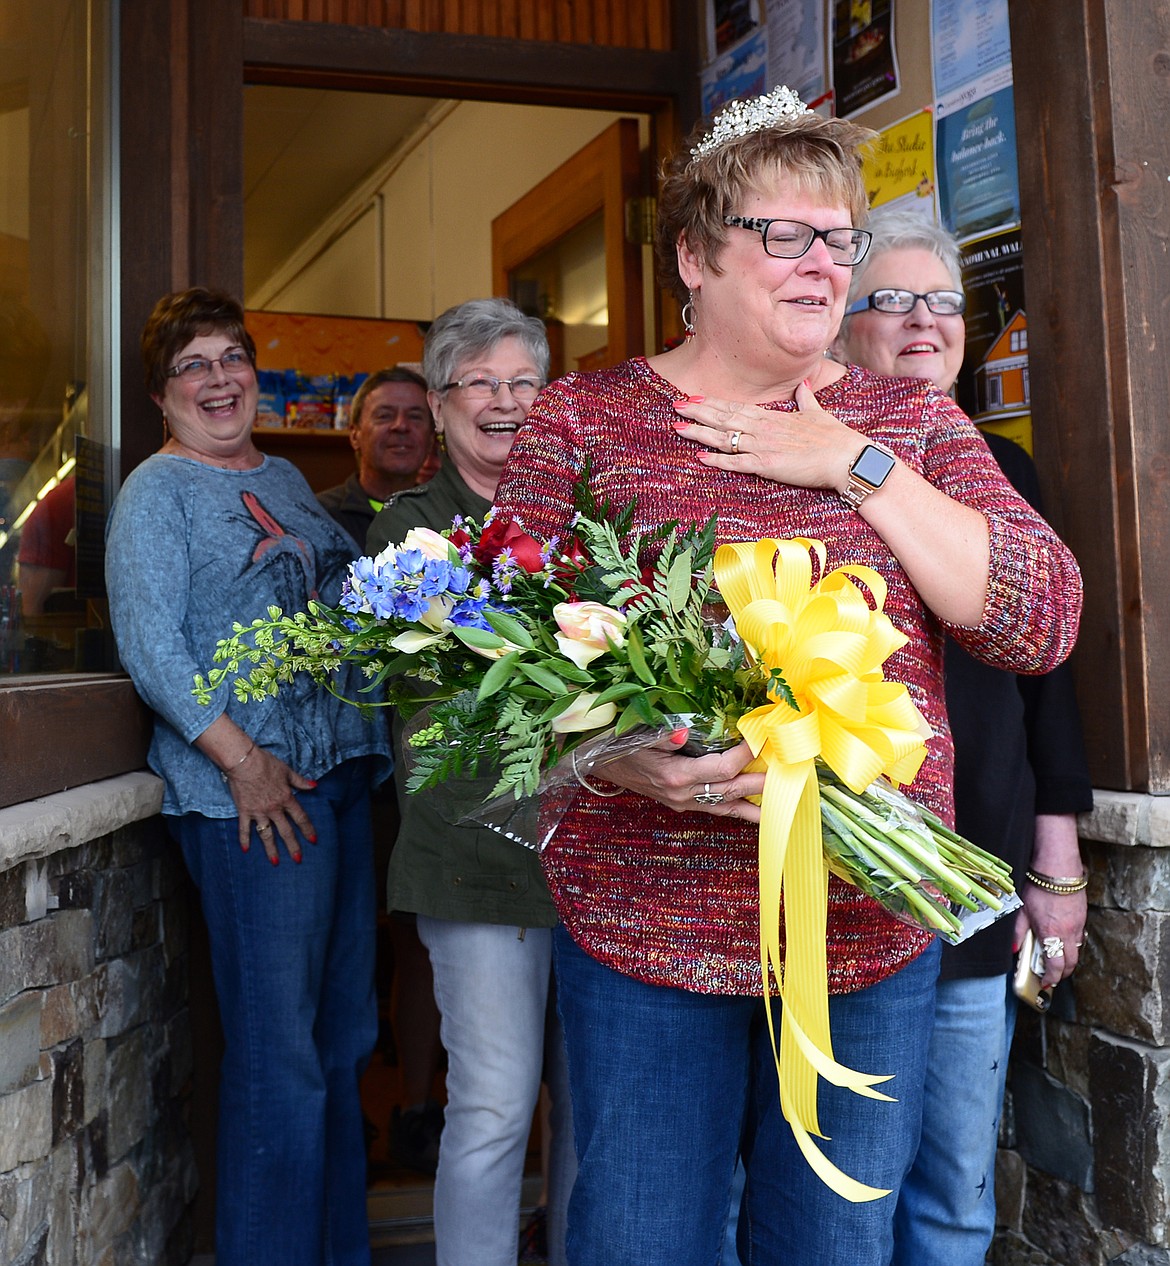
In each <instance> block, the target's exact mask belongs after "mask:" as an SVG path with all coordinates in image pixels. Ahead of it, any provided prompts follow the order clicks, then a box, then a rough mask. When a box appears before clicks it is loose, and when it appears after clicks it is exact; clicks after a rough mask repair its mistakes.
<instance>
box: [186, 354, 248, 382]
mask: <svg viewBox="0 0 1170 1266" xmlns="http://www.w3.org/2000/svg"><path fill="white" fill-rule="evenodd" d="M212 365H218V366H219V367H220V369H222V370H223V372H224V373H225V374H240V373H243V371H244V370H245V369H251V368H252V358H251V356H249V355H248V353H247V352H246V351H244V349H243V348H242V347H229V348H228V349H227V351H226V352H224V354H223V355H222V356H189V357H188V358H187V359H186V360H181V361H179V363H178V364H177V365H172V366H171V367H170V369H168V370H167V372H166V376H167V377H168V378H182V379H183V380H184V382H202V381H203V380H204V378H208V377H210V376H211V367H212Z"/></svg>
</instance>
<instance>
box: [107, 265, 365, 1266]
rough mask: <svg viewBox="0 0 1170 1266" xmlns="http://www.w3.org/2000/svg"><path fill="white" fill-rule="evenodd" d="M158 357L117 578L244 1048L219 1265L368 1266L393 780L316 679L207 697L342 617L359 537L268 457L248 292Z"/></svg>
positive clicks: (228, 1097)
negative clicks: (379, 832)
mask: <svg viewBox="0 0 1170 1266" xmlns="http://www.w3.org/2000/svg"><path fill="white" fill-rule="evenodd" d="M142 352H143V359H144V361H145V367H146V378H147V383H148V386H149V389H150V392H151V396H152V398H153V399H154V401H155V403H156V404H158V405H159V407H160V408H161V409H162V413H163V426H164V435H165V436H166V439H165V442H164V444H163V446H162V448H161V449H160V450H159V452H157V453H156V454H154V455H153V456H152V457H149V458H148V459H147V460H146V461H145V462H143V463H142V465H141V466H139V467H138V468H137V469H136V470H135V471H134V472H133V473H132V474H131V475H130V477H129V478H128V479H127V480H126V483H125V485H124V487H123V489H122V491H121V494H120V495H119V497H118V500H117V502H116V504H115V506H114V512H113V515H112V518H111V522H110V529H109V534H108V542H107V553H106V573H107V582H108V588H109V594H110V612H111V616H112V620H113V625H114V632H115V635H116V637H117V641H118V649H119V653H120V655H121V658H122V662H123V664H124V665H125V667H126V669H127V671H128V672H129V673H130V675H131V677H132V678H133V679H134V684H135V686H136V687H137V689H138V692H139V693H140V694H141V695H142V697H143V699H144V700H145V701H146V702H147V703H148V704H149V705H150V707H151V708H152V709H153V710H154V713H155V725H154V736H153V740H152V742H151V747H150V764H151V767H152V768H153V769H154V770H155V771H156V772H157V773H158V774H159V775H160V776H161V778H162V779H163V782H164V784H165V790H164V798H163V813H164V814H165V815H166V816H167V822H168V825H169V826H170V829H171V831H172V833H173V834H174V835H175V837H176V838H177V839H178V841H179V843H180V845H181V847H182V849H183V855H184V858H185V859H186V862H187V866H188V869H189V870H190V872H191V875H192V878H193V879H194V881H195V883H196V884H197V885H198V887H199V890H200V894H201V897H202V903H203V911H204V915H205V917H206V920H207V926H208V930H209V933H210V939H211V954H212V969H213V972H214V975H215V987H216V994H217V996H218V999H219V1007H220V1014H221V1018H222V1021H223V1029H224V1037H225V1045H226V1049H225V1053H224V1060H223V1064H222V1067H221V1070H220V1118H219V1137H218V1159H217V1184H216V1256H217V1259H218V1260H219V1261H221V1262H225V1263H228V1262H231V1263H236V1262H238V1263H244V1262H246V1263H248V1266H261V1264H264V1263H272V1264H273V1266H276V1264H277V1263H279V1266H291V1264H296V1266H320V1264H322V1263H325V1262H328V1263H330V1264H331V1266H337V1264H341V1263H344V1264H346V1266H368V1263H369V1260H370V1254H369V1237H368V1232H367V1223H366V1211H365V1186H366V1184H365V1145H364V1139H363V1129H362V1115H361V1105H360V1102H359V1098H358V1080H359V1077H360V1076H361V1073H362V1070H363V1069H364V1067H365V1065H366V1061H367V1059H368V1057H369V1052H370V1050H371V1049H372V1047H373V1044H374V1040H375V1037H376V1035H377V1012H376V1002H375V995H374V912H375V899H374V872H373V848H372V836H371V830H370V818H369V798H368V793H369V787H370V783H371V781H372V780H373V779H374V778H375V777H379V776H384V775H385V773H386V772H387V771H388V770H389V759H388V750H387V744H386V741H385V738H384V727H382V726H374V725H367V724H366V723H365V722H364V721H363V720H362V719H361V717H360V716H359V714H358V712H357V710H356V709H355V708H352V707H349V706H348V705H347V704H344V703H341V702H340V701H339V700H338V699H337V698H336V697H334V696H333V695H332V694H329V693H328V692H326V691H322V690H318V689H317V688H316V687H315V686H313V685H312V684H311V683H310V682H308V681H307V680H304V681H303V684H302V680H303V679H299V680H298V682H297V683H296V684H295V685H293V686H291V687H288V688H285V689H282V690H281V692H280V695H279V696H278V697H277V698H275V699H265V700H264V701H262V702H259V703H242V702H240V701H239V700H237V699H236V698H234V696H233V694H232V691H231V689H230V683H228V685H226V686H224V687H223V688H221V689H220V690H219V691H218V692H217V693H216V695H215V696H214V697H213V701H212V703H211V705H210V706H209V707H208V706H203V705H201V704H199V703H198V702H196V700H195V699H194V697H193V696H192V693H191V690H192V684H193V678H194V676H195V674H196V673H199V672H206V671H207V669H208V668H209V667H210V666H211V663H212V656H213V653H214V651H215V645H216V642H217V641H218V639H220V638H221V637H224V636H225V635H227V634H228V633H229V632H230V630H231V626H232V622H233V621H234V620H240V621H242V622H244V623H247V622H249V621H250V620H252V619H253V618H255V617H256V616H263V615H264V614H265V612H266V611H267V609H268V607H269V606H278V607H281V608H282V609H283V610H285V611H295V610H302V609H303V608H304V607H305V605H306V603H307V602H308V600H309V599H310V598H316V597H320V598H321V599H322V600H323V601H325V602H335V601H336V600H337V598H338V596H339V593H340V588H341V582H342V580H343V578H344V576H345V570H346V565H347V563H348V562H349V561H350V560H351V558H352V555H353V545H352V543H351V542H350V541H349V538H348V537H347V536H346V535H345V534H344V533H343V532H342V531H341V529H340V528H339V527H337V525H336V524H335V523H334V522H333V520H332V519H331V518H329V516H328V515H327V514H325V512H324V511H323V510H322V509H321V508H320V506H319V505H318V504H317V500H316V498H315V497H314V495H313V493H312V491H311V490H310V488H309V486H308V484H307V483H306V482H305V480H304V478H303V477H302V476H301V475H300V474H299V473H298V472H297V470H296V469H295V468H294V467H293V466H291V465H290V464H289V463H288V462H286V461H283V460H282V459H279V458H271V457H265V456H264V455H263V454H261V453H260V452H259V451H258V450H257V448H256V447H255V445H254V444H253V442H252V425H253V423H254V421H255V418H256V406H257V395H258V389H257V382H256V369H255V363H254V362H255V346H254V344H253V342H252V339H251V338H250V336H249V335H248V332H247V331H246V330H245V328H244V314H243V310H242V309H241V307H240V305H239V304H238V303H237V302H236V301H235V300H234V299H232V298H231V297H230V296H229V295H226V294H222V293H220V292H216V291H209V290H203V289H193V290H187V291H183V292H182V293H179V294H173V295H168V296H166V297H165V298H163V299H161V300H160V301H159V303H158V304H157V305H156V307H155V310H154V312H153V313H152V314H151V317H150V319H149V321H148V322H147V324H146V328H145V329H144V331H143V335H142ZM360 684H361V682H360V680H347V679H346V678H345V677H344V676H343V677H342V679H341V680H339V682H338V690H339V692H340V693H343V694H349V695H350V696H351V697H352V696H353V694H354V692H355V691H356V690H357V689H358V687H359V686H360ZM278 837H279V840H280V841H281V843H282V844H283V853H284V856H283V857H282V855H281V851H280V849H279V848H278V844H277V838H278ZM256 843H259V844H260V847H259V848H256V847H255V844H256ZM306 845H308V847H306ZM290 862H291V863H292V864H290Z"/></svg>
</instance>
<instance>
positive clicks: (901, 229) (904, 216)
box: [845, 206, 963, 321]
mask: <svg viewBox="0 0 1170 1266" xmlns="http://www.w3.org/2000/svg"><path fill="white" fill-rule="evenodd" d="M865 227H866V228H867V229H868V230H869V232H870V233H872V234H873V241H872V242H871V243H870V246H869V250H868V251H867V252H866V256H865V258H864V259H863V260H862V261H861V264H860V265H859V266H858V267H857V268H855V269H854V270H853V278H852V280H851V281H850V283H849V298H848V299H847V300H846V305H848V304H850V303H852V302H853V301H854V300H855V299H857V298H860V296H861V295H863V294H865V292H866V291H865V275H866V273H867V272H868V271H869V266H870V264H872V263H873V262H874V261H875V260H877V259H880V258H881V257H882V256H883V255H884V254H885V253H886V252H887V251H930V253H931V254H932V255H933V256H935V258H936V259H939V260H941V261H942V263H943V265H944V266H945V268H946V270H947V272H949V273H950V275H951V282H952V283H953V285H954V287H955V289H956V290H962V289H963V269H962V264H961V259H960V255H959V244H958V242H956V241H955V239H954V236H953V235H952V234H950V233H948V232H947V231H946V229H944V228H941V227H940V226H939V225H937V224H935V222H934V221H933V220H928V219H927V218H926V217H925V216H924V215H922V214H920V213H919V212H917V211H912V210H910V209H909V208H908V207H899V206H890V207H879V208H878V209H877V210H876V211H874V212H872V213H871V214H870V217H869V219H868V220H867V221H866V223H865ZM845 319H846V321H848V319H849V318H848V317H846V318H845Z"/></svg>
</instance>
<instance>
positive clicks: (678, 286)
mask: <svg viewBox="0 0 1170 1266" xmlns="http://www.w3.org/2000/svg"><path fill="white" fill-rule="evenodd" d="M712 122H713V119H712V118H707V119H704V120H703V121H702V122H701V123H700V124H699V125H698V126H697V127H696V128H695V129H694V130H693V131H692V132H691V134H690V136H688V137H687V139H686V142H685V143H684V145H683V147H682V149H680V150H679V152H678V153H677V154H676V155H675V156H674V157H673V158H672V159H670V160H669V161H668V162H667V164H666V166H665V167H664V169H663V172H662V188H661V190H660V192H659V195H658V228H657V232H656V235H655V243H654V249H655V254H656V257H657V262H658V276H659V281H660V282H661V284H662V285H663V286H665V287H667V288H668V289H670V290H672V291H673V292H674V293H675V295H677V297H678V298H679V300H680V301H681V300H685V299H686V297H687V287H686V286H685V285H683V281H682V278H681V277H680V276H679V272H678V250H677V248H678V243H679V241H680V240H685V242H686V243H687V245H688V246H689V247H690V249H691V250H692V251H693V252H694V253H695V254H696V255H698V256H699V258H700V259H702V260H703V261H704V263H705V264H706V266H707V267H708V268H710V269H712V270H713V271H714V272H716V273H718V272H719V271H720V270H719V253H720V251H721V249H722V247H723V244H724V242H725V241H726V240H727V229H726V227H725V226H724V224H723V217H724V216H725V215H737V214H742V212H741V211H740V205H741V201H742V199H743V197H744V195H745V194H748V193H763V192H766V191H767V190H768V189H770V188H771V187H772V186H773V185H774V184H775V183H776V182H777V181H778V180H781V179H788V180H792V181H794V182H795V184H796V187H797V189H798V190H800V191H801V192H802V193H805V194H811V195H813V196H814V197H819V198H823V199H824V201H825V202H826V203H833V202H835V203H840V204H841V205H842V206H843V207H846V208H847V209H848V211H849V216H850V220H851V224H850V225H849V227H851V228H861V227H863V226H864V224H865V217H866V208H867V199H866V193H865V182H864V181H863V180H862V176H861V146H862V145H864V144H865V143H866V142H867V141H869V140H872V139H873V137H875V136H876V135H877V134H876V133H875V132H873V131H871V130H870V129H869V128H866V127H862V126H861V125H860V124H857V123H850V122H849V121H848V120H847V119H825V118H822V117H821V116H820V115H819V114H811V113H810V114H803V115H799V116H798V117H796V118H786V119H783V120H781V121H780V122H779V123H778V124H776V125H775V126H771V127H764V128H761V129H760V130H758V131H754V132H749V133H748V134H747V135H746V136H738V137H733V138H732V139H730V140H727V141H724V142H723V143H722V144H720V145H716V146H714V147H713V148H711V149H709V150H707V152H706V153H704V154H702V155H701V156H698V157H696V156H693V155H692V153H691V150H692V149H693V148H694V147H695V146H696V145H698V143H699V142H700V141H701V140H702V139H703V138H704V137H705V136H706V135H707V134H708V133H709V132H710V130H711V126H712ZM842 227H845V226H842Z"/></svg>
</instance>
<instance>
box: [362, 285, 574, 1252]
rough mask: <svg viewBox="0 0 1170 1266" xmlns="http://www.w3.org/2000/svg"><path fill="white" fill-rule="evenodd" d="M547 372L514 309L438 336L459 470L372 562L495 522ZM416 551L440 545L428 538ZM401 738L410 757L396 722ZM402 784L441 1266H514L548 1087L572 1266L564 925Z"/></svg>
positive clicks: (507, 860) (554, 1236)
mask: <svg viewBox="0 0 1170 1266" xmlns="http://www.w3.org/2000/svg"><path fill="white" fill-rule="evenodd" d="M548 362H549V350H548V342H547V339H546V336H545V332H544V325H543V324H542V323H541V322H540V321H539V320H537V318H536V317H529V316H525V315H524V314H523V313H522V312H521V311H520V309H519V308H517V307H516V306H515V305H514V304H512V303H510V302H509V301H508V300H507V299H472V300H469V301H468V302H467V303H463V304H460V305H458V306H457V307H454V308H449V309H448V310H447V311H446V312H444V313H443V314H442V315H441V316H440V317H439V318H438V319H437V320H436V321H435V322H434V324H433V325H432V326H431V327H430V329H429V330H428V331H427V335H426V341H425V342H424V344H423V371H424V373H425V375H426V379H427V385H428V387H429V388H430V390H429V391H428V393H427V399H428V401H429V402H430V406H431V410H432V411H433V413H434V415H435V425H436V427H437V429H438V431H439V433H440V435H441V437H442V438H443V439H444V441H445V443H446V449H447V458H446V460H445V461H444V462H443V464H442V466H441V467H440V468H439V471H438V473H437V474H436V475H435V476H434V478H433V479H431V480H429V481H428V482H427V483H424V484H420V485H419V486H418V487H416V488H408V489H405V490H404V491H402V492H400V493H398V495H397V496H395V497H394V498H393V499H392V500H390V501H388V502H387V503H386V506H385V508H384V509H383V510H382V511H381V512H380V513H379V514H378V516H377V518H376V519H375V520H374V526H373V527H372V528H371V529H370V534H369V537H368V538H367V540H366V550H367V552H368V553H370V554H376V553H378V552H379V551H381V550H383V549H385V548H386V546H387V545H389V544H390V543H391V542H400V541H403V540H404V539H407V537H408V533H412V529H417V528H419V527H420V526H421V527H423V528H428V529H431V530H432V533H434V532H440V531H442V530H443V529H444V528H448V527H450V526H451V521H452V519H453V518H454V517H455V516H456V515H464V516H468V517H471V518H474V519H476V520H478V521H480V522H482V521H483V519H484V516H485V515H486V514H487V512H488V510H489V509H490V508H491V500H492V498H493V497H494V496H495V492H496V484H497V482H498V480H499V478H500V472H501V471H502V470H503V468H504V462H505V461H506V460H507V457H508V453H509V452H510V451H511V448H512V445H513V443H514V442H515V440H516V437H517V435H518V434H520V433H522V431H521V428H522V426H523V424H524V421H525V419H526V418H527V416H528V411H529V409H530V408H531V406H532V403H533V401H534V400H535V399H536V397H537V393H538V392H539V391H540V389H541V387H543V385H544V382H545V379H546V377H547V376H548ZM504 522H506V521H501V520H497V521H496V526H497V532H496V534H497V535H498V537H499V540H498V544H497V545H496V546H493V552H494V553H503V552H504V551H505V550H508V549H510V548H511V543H510V542H509V541H508V540H507V539H505V536H506V534H505V532H504V531H503V526H502V525H503V523H504ZM491 533H492V529H490V528H489V530H488V533H485V537H484V539H485V540H486V539H487V537H488V535H489V534H491ZM410 539H411V540H415V541H418V542H421V543H423V544H424V545H426V540H424V538H422V537H420V536H419V534H418V533H417V531H414V532H413V533H412V534H411V536H410ZM427 539H429V534H428V538H427ZM433 543H434V542H433V541H431V544H433ZM394 736H395V744H396V746H397V747H398V748H399V750H401V744H402V736H403V726H402V722H401V721H400V720H398V719H396V720H395V726H394ZM395 773H396V778H397V781H398V791H399V796H398V803H399V806H400V808H401V813H402V822H401V826H400V828H399V832H398V837H397V840H396V841H395V844H394V850H393V852H392V853H391V855H390V877H389V885H388V890H387V904H388V905H389V908H390V909H391V910H397V911H404V912H408V913H414V914H416V915H417V916H418V932H419V937H420V938H421V940H422V942H423V944H424V945H425V946H426V948H427V952H428V954H429V956H430V961H431V968H432V972H433V975H434V984H435V1000H436V1002H437V1003H438V1004H439V1011H440V1013H441V1017H442V1021H441V1023H442V1028H441V1035H442V1040H443V1046H444V1048H445V1049H446V1051H447V1109H446V1120H445V1123H444V1125H443V1132H442V1136H441V1139H440V1142H439V1163H438V1172H437V1173H436V1176H435V1244H436V1248H437V1252H438V1260H439V1261H441V1262H474V1263H475V1266H512V1264H513V1263H514V1262H515V1261H516V1242H517V1237H518V1234H519V1220H520V1184H521V1180H522V1178H523V1169H524V1151H525V1146H526V1143H527V1140H528V1135H529V1132H530V1130H531V1128H532V1114H533V1108H534V1106H535V1104H536V1099H537V1095H538V1094H539V1091H540V1084H541V1078H542V1075H543V1076H544V1078H545V1079H546V1080H547V1082H548V1085H549V1091H550V1095H551V1103H552V1109H551V1133H552V1138H551V1143H550V1156H549V1168H548V1173H547V1175H546V1177H547V1184H548V1216H547V1224H546V1225H547V1233H548V1260H549V1263H550V1266H565V1261H566V1257H565V1216H566V1206H567V1203H568V1195H569V1188H570V1187H571V1185H572V1181H573V1173H574V1169H575V1162H574V1158H573V1138H572V1126H571V1122H570V1116H569V1096H568V1088H567V1075H566V1072H565V1058H564V1043H563V1041H562V1038H561V1032H560V1024H559V1022H558V1020H557V1016H556V1006H555V995H554V991H553V985H552V931H551V929H552V926H553V924H554V923H555V922H556V917H557V916H556V911H555V910H554V909H553V905H552V902H551V900H550V899H549V895H548V887H547V886H546V884H545V882H544V880H543V878H542V877H541V873H540V862H539V859H538V858H537V856H536V854H535V853H532V852H528V851H526V850H525V849H522V848H520V847H518V846H517V845H516V844H514V843H513V842H512V841H510V840H506V839H505V838H504V837H503V836H502V835H497V834H496V833H495V832H494V831H491V830H488V829H487V828H485V827H472V826H460V825H457V824H455V823H453V822H452V821H451V820H450V817H449V816H448V814H447V812H446V810H447V808H448V802H449V800H450V797H449V796H448V795H446V794H443V793H442V792H440V791H433V792H423V793H419V794H417V795H415V794H409V795H408V794H407V793H406V775H407V773H408V769H407V766H406V764H405V763H404V762H402V761H400V762H399V764H398V766H397V768H396V771H395Z"/></svg>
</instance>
